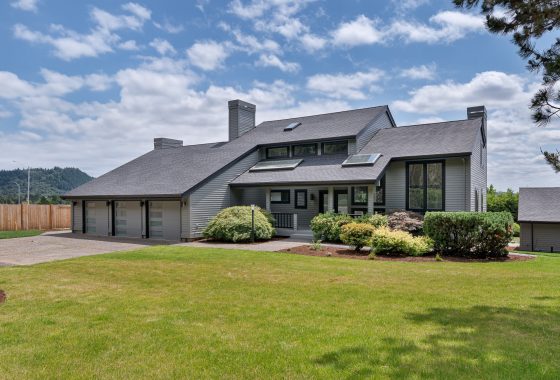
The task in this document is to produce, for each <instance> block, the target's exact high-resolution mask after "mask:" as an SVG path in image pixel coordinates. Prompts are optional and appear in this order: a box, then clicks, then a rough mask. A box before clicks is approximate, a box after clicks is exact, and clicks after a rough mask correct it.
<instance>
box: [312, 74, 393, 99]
mask: <svg viewBox="0 0 560 380" xmlns="http://www.w3.org/2000/svg"><path fill="white" fill-rule="evenodd" d="M382 76H383V71H381V70H378V69H371V70H369V71H365V72H356V73H352V74H317V75H313V76H311V77H309V78H308V80H307V89H308V90H310V91H312V92H317V93H321V94H323V95H325V96H328V97H332V98H337V99H340V98H348V99H354V100H361V99H366V97H367V95H366V94H367V93H370V92H372V91H377V90H378V87H377V86H376V85H375V84H376V83H377V82H379V81H380V80H381V78H382Z"/></svg>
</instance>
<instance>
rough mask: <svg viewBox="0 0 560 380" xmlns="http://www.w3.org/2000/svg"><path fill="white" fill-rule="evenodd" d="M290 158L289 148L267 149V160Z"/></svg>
mask: <svg viewBox="0 0 560 380" xmlns="http://www.w3.org/2000/svg"><path fill="white" fill-rule="evenodd" d="M289 156H290V148H289V147H287V146H277V147H273V148H266V158H286V157H289Z"/></svg>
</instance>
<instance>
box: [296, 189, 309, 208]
mask: <svg viewBox="0 0 560 380" xmlns="http://www.w3.org/2000/svg"><path fill="white" fill-rule="evenodd" d="M294 198H295V205H294V207H295V208H301V209H306V208H307V190H295V191H294Z"/></svg>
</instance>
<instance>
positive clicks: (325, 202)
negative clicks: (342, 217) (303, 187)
mask: <svg viewBox="0 0 560 380" xmlns="http://www.w3.org/2000/svg"><path fill="white" fill-rule="evenodd" d="M328 209H329V192H328V190H319V213H320V214H324V213H325V212H327V210H328Z"/></svg>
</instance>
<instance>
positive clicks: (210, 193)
mask: <svg viewBox="0 0 560 380" xmlns="http://www.w3.org/2000/svg"><path fill="white" fill-rule="evenodd" d="M258 159H259V153H258V151H257V150H255V151H254V152H252V153H251V154H249V155H248V156H247V157H245V158H243V159H241V160H240V161H238V162H236V163H235V164H234V165H232V166H231V167H229V168H227V169H226V170H224V171H222V172H221V173H219V174H218V175H215V176H214V177H213V178H212V179H210V180H209V181H207V182H206V183H204V184H203V185H201V186H200V187H198V188H197V189H196V190H194V191H193V192H192V193H190V194H189V228H190V231H189V235H188V238H198V237H201V236H202V232H203V231H204V228H205V227H206V225H207V224H208V222H209V221H210V220H211V219H212V218H213V217H214V216H215V215H216V214H217V213H218V212H219V211H220V210H222V209H224V208H226V207H229V206H230V205H231V204H232V202H231V199H232V197H231V193H230V188H229V184H230V183H231V181H233V180H234V179H235V178H237V177H238V176H239V175H241V174H242V173H244V172H245V171H247V170H249V169H250V168H251V167H252V166H254V165H255V164H256V163H257V161H258Z"/></svg>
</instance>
